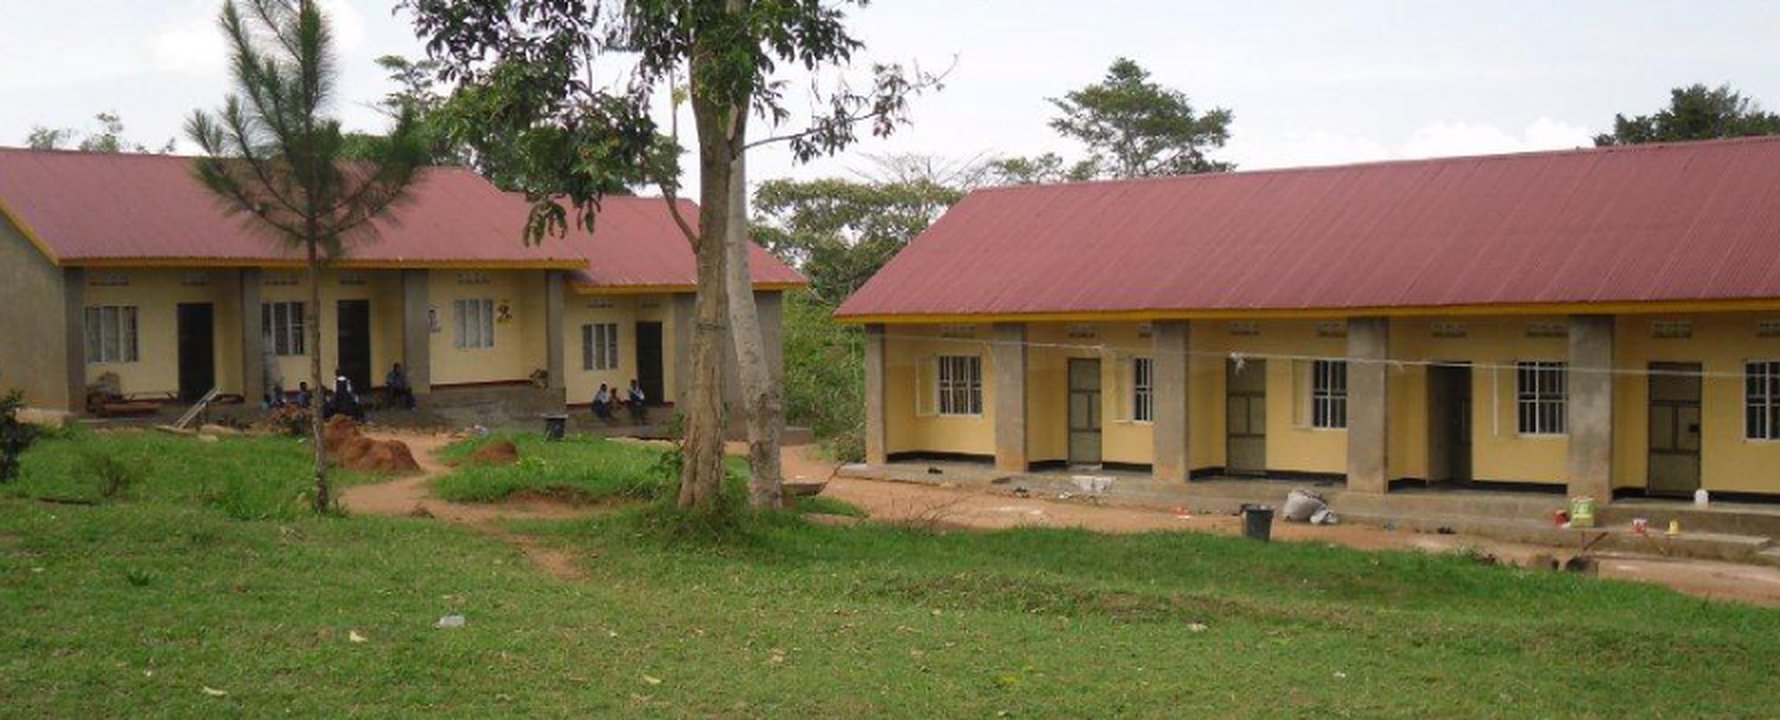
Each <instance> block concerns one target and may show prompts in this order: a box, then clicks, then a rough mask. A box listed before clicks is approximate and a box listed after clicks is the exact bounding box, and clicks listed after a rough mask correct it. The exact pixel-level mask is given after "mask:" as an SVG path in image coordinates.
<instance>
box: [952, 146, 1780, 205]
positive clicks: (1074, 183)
mask: <svg viewBox="0 0 1780 720" xmlns="http://www.w3.org/2000/svg"><path fill="white" fill-rule="evenodd" d="M1769 142H1780V135H1747V136H1742V137H1728V138H1709V139H1705V140H1674V141H1669V142H1656V143H1637V144H1632V145H1607V146H1596V147H1573V148H1551V149H1546V150H1518V151H1514V152H1504V153H1478V154H1474V155H1442V156H1439V157H1421V158H1389V159H1385V160H1359V161H1355V162H1345V163H1336V164H1333V165H1293V166H1291V167H1278V168H1261V169H1258V170H1232V171H1229V172H1205V173H1191V174H1187V175H1156V176H1150V177H1132V178H1111V179H1106V180H1070V181H1066V182H1056V183H1039V184H1033V185H991V186H987V187H980V188H977V189H975V190H972V191H971V193H973V194H974V193H979V192H1010V191H1012V192H1017V191H1023V190H1034V189H1039V188H1058V187H1116V186H1126V185H1143V184H1151V183H1157V184H1160V183H1170V182H1194V181H1209V180H1211V179H1213V178H1229V177H1253V176H1256V175H1288V174H1299V173H1316V172H1334V171H1338V170H1352V169H1356V168H1374V167H1390V166H1399V165H1437V164H1441V163H1456V162H1462V161H1478V160H1486V161H1487V160H1516V159H1523V158H1532V157H1555V156H1561V155H1591V154H1602V155H1606V154H1612V153H1637V154H1642V153H1655V152H1661V151H1664V150H1674V149H1678V148H1685V149H1693V148H1698V147H1702V146H1719V145H1741V144H1755V143H1769Z"/></svg>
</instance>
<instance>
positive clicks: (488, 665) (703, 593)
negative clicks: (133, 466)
mask: <svg viewBox="0 0 1780 720" xmlns="http://www.w3.org/2000/svg"><path fill="white" fill-rule="evenodd" d="M137 441H138V440H137V439H135V438H130V437H127V436H126V437H121V438H119V437H112V436H102V435H91V434H88V435H81V436H76V437H74V438H72V439H57V440H51V441H48V442H46V443H43V444H41V445H40V446H39V447H38V448H36V449H33V450H32V451H31V453H30V454H28V455H27V457H26V461H25V463H26V472H27V477H26V479H24V480H21V481H20V483H21V485H15V486H9V487H6V488H5V491H4V494H5V495H9V496H16V495H30V496H34V495H36V494H38V493H39V492H40V491H41V490H43V489H45V488H48V489H55V488H56V481H55V478H54V477H53V475H54V472H56V470H54V467H64V468H65V467H66V465H59V464H60V463H63V462H64V461H63V460H62V459H61V458H63V457H65V456H67V455H68V454H69V453H74V454H76V455H77V454H79V452H80V451H81V450H82V449H83V448H88V449H90V448H94V447H107V446H110V445H112V444H113V443H122V444H128V443H132V442H137ZM173 441H177V442H182V443H190V446H187V447H175V446H172V445H170V446H166V447H165V448H164V450H165V451H166V452H165V453H163V454H165V455H177V456H178V457H179V458H181V460H180V462H179V464H178V465H177V466H176V467H180V468H191V469H190V471H189V473H187V472H175V471H173V470H171V469H168V470H163V467H164V466H166V467H169V468H171V467H175V466H174V465H173V464H172V463H170V462H169V463H163V462H161V461H160V460H158V459H157V461H156V462H155V464H154V467H155V471H154V476H155V477H163V476H164V477H166V478H168V480H167V483H168V485H169V486H168V487H165V488H156V489H153V490H152V491H151V490H150V489H149V488H148V487H147V486H144V485H141V484H139V485H137V486H135V487H133V488H132V492H133V493H135V494H133V495H126V496H124V497H122V498H114V499H111V500H107V501H104V502H101V503H100V504H98V505H96V506H67V505H55V504H47V503H42V502H39V501H36V500H29V499H24V498H20V497H7V498H4V499H0V608H4V609H5V610H6V613H7V616H8V617H7V622H5V623H0V715H7V716H17V717H45V716H51V717H91V716H120V715H125V716H173V717H190V716H197V715H212V714H218V715H221V714H229V715H236V714H246V715H285V714H288V715H293V716H317V715H320V716H342V715H364V716H387V715H405V716H407V715H450V716H462V717H488V716H574V717H597V716H609V715H643V716H695V717H704V716H737V717H752V716H765V717H798V716H805V717H833V716H848V715H853V716H859V715H870V716H899V717H993V716H997V715H999V714H1002V713H1005V714H1006V715H1007V716H1011V717H1111V716H1136V717H1196V716H1211V717H1281V716H1287V717H1298V716H1353V717H1475V716H1516V717H1551V716H1600V717H1613V716H1624V717H1649V716H1657V717H1662V716H1687V717H1701V716H1704V717H1762V716H1772V714H1773V712H1774V708H1776V707H1780V684H1776V683H1774V682H1773V670H1774V668H1776V667H1780V613H1777V612H1774V611H1768V610H1761V609H1755V608H1748V607H1742V606H1736V605H1729V604H1720V603H1712V602H1707V601H1702V600H1697V599H1693V598H1688V597H1685V596H1682V595H1679V594H1676V593H1674V592H1671V591H1669V590H1666V589H1663V588H1659V587H1654V586H1643V585H1632V584H1623V583H1611V582H1599V581H1594V580H1590V579H1586V578H1579V577H1574V576H1568V575H1557V574H1550V573H1539V572H1530V571H1519V570H1512V569H1506V568H1499V567H1485V566H1481V565H1478V564H1475V563H1473V562H1471V561H1469V560H1467V559H1465V558H1463V557H1456V556H1438V557H1436V556H1424V555H1417V554H1408V553H1382V554H1375V553H1363V552H1357V551H1350V550H1343V549H1332V548H1326V547H1321V546H1315V545H1301V544H1283V543H1281V544H1272V545H1262V544H1258V543H1253V542H1249V541H1245V540H1243V539H1241V538H1233V537H1221V536H1209V535H1191V534H1155V535H1136V536H1097V535H1092V534H1089V533H1085V532H1079V531H1057V530H1029V531H1010V532H997V533H957V534H941V535H935V534H930V533H925V532H920V531H915V530H909V529H901V528H895V527H883V526H874V525H863V526H858V527H853V528H839V527H826V526H818V525H813V524H809V523H806V522H804V521H803V520H801V519H800V518H797V517H795V516H776V517H771V518H765V519H759V520H755V521H753V522H751V523H750V524H749V525H748V527H747V530H746V532H745V533H744V534H742V535H739V536H736V537H734V538H733V539H731V540H729V541H727V542H725V543H722V544H711V543H709V542H693V541H676V540H673V539H671V535H670V534H668V533H666V532H663V531H662V530H661V529H659V528H657V527H654V526H653V525H651V524H650V518H653V517H657V516H658V515H657V514H653V513H642V512H620V513H613V514H609V515H606V516H602V517H599V518H596V519H590V520H582V521H572V522H548V523H546V522H529V523H517V524H515V525H514V526H513V527H512V529H513V530H515V531H518V532H524V533H528V534H531V535H533V536H534V537H536V538H538V540H539V541H540V542H544V543H548V544H554V545H560V546H562V547H566V548H572V549H575V550H578V551H580V553H581V554H582V556H583V558H584V562H585V564H586V568H587V571H588V577H587V578H586V579H585V580H582V581H578V582H564V581H560V580H556V579H554V578H553V577H551V576H549V575H547V574H545V573H543V572H541V571H539V570H537V569H535V568H533V567H532V566H531V565H530V564H529V562H528V561H527V560H526V559H525V557H524V556H523V555H522V554H521V553H520V552H519V551H518V550H517V549H516V548H514V547H513V546H511V545H509V544H506V543H505V542H503V541H501V540H497V539H494V538H491V537H488V536H485V535H480V534H477V533H475V532H473V531H470V530H467V529H463V528H459V527H456V526H452V525H447V524H443V523H441V522H439V521H436V520H421V519H410V518H376V517H345V518H340V517H329V518H312V517H305V516H301V515H296V516H283V515H281V514H280V513H276V512H266V513H252V512H249V513H231V512H230V511H228V509H227V508H228V506H226V505H218V504H216V503H214V502H212V501H210V500H207V499H206V498H207V497H208V496H207V494H206V493H205V492H200V491H197V490H195V489H190V488H188V489H180V487H178V485H179V484H180V483H185V482H188V479H187V478H186V476H187V475H188V474H189V475H190V478H189V482H190V484H191V485H192V487H193V488H196V487H200V486H202V485H203V484H204V483H206V482H208V483H215V482H216V481H215V480H214V479H206V478H211V477H212V471H208V470H198V469H196V468H199V467H210V466H212V465H227V464H229V463H230V462H233V461H232V460H231V459H230V458H234V457H236V456H238V455H240V454H244V453H251V454H252V455H254V456H256V457H259V462H260V463H261V464H263V465H265V466H266V467H268V468H283V467H285V464H286V463H290V464H291V466H292V468H293V470H294V471H300V470H301V462H300V457H301V453H302V450H303V446H301V445H297V444H295V443H283V442H278V443H273V442H268V441H257V440H225V441H223V442H221V443H215V444H210V445H199V444H197V443H195V442H193V441H188V440H180V439H169V440H168V442H173ZM64 444H66V445H65V446H64ZM521 452H522V453H523V452H524V450H523V449H522V450H521ZM286 454H288V455H291V456H293V458H292V459H286V458H285V457H284V455H286ZM297 476H298V477H297V479H295V480H292V481H289V482H292V483H295V484H301V474H300V472H297ZM252 477H257V478H259V480H260V481H262V482H267V483H275V482H284V481H280V480H276V479H275V478H274V477H273V476H272V475H254V476H252ZM79 482H80V481H79V480H78V479H70V480H68V481H67V484H69V485H76V484H78V483H79ZM23 483H32V484H33V487H34V488H37V490H34V491H33V492H28V493H20V492H18V489H19V487H20V486H22V484H23ZM151 484H152V483H151ZM292 487H294V485H293V486H292ZM276 495H277V494H276V493H270V492H268V493H266V494H265V495H264V497H265V498H267V499H268V502H271V501H273V500H274V499H275V498H276ZM254 497H260V496H259V495H255V496H254ZM237 514H240V515H247V516H254V515H264V516H266V517H268V518H271V519H247V520H241V519H235V518H234V517H232V515H237ZM447 613H461V614H463V615H464V616H466V617H467V618H468V625H467V626H466V627H464V628H461V629H455V630H441V629H435V628H434V627H433V623H434V622H435V621H436V620H437V619H438V618H439V616H441V615H443V614H447ZM353 632H356V633H358V634H360V635H361V636H362V637H364V638H365V641H364V642H352V641H351V640H350V635H351V633H353ZM206 687H209V688H212V689H216V690H221V691H224V692H226V693H227V694H226V695H224V696H213V695H211V694H207V693H206V692H205V690H204V689H205V688H206Z"/></svg>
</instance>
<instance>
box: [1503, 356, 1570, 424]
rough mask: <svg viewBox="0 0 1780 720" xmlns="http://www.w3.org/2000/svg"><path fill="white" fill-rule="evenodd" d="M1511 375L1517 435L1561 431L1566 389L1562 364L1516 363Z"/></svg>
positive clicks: (1541, 362)
mask: <svg viewBox="0 0 1780 720" xmlns="http://www.w3.org/2000/svg"><path fill="white" fill-rule="evenodd" d="M1514 375H1515V388H1516V389H1515V398H1516V403H1515V404H1516V408H1517V409H1518V410H1519V413H1518V415H1519V423H1518V425H1519V429H1520V434H1522V435H1562V434H1564V432H1565V430H1564V428H1565V418H1564V415H1565V410H1564V399H1565V397H1566V396H1567V395H1568V392H1569V390H1568V387H1567V383H1568V378H1567V376H1566V375H1567V371H1566V368H1565V364H1564V363H1561V362H1551V361H1543V360H1541V361H1531V362H1518V363H1515V373H1514Z"/></svg>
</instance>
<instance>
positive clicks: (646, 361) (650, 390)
mask: <svg viewBox="0 0 1780 720" xmlns="http://www.w3.org/2000/svg"><path fill="white" fill-rule="evenodd" d="M661 378H662V373H661V323H658V322H640V323H637V378H636V379H637V387H640V388H642V389H643V397H644V398H646V400H645V401H644V402H645V403H647V404H649V405H660V404H661V403H662V401H664V400H666V399H667V398H666V397H665V395H664V393H663V389H664V388H663V387H662V385H663V383H662V379H661Z"/></svg>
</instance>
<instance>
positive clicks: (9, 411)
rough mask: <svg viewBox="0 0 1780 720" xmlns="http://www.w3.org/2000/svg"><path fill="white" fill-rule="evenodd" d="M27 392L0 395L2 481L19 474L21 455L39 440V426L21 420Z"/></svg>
mask: <svg viewBox="0 0 1780 720" xmlns="http://www.w3.org/2000/svg"><path fill="white" fill-rule="evenodd" d="M23 409H25V394H24V393H23V392H21V391H18V390H13V391H11V392H8V393H6V395H5V396H0V483H3V482H8V481H10V480H12V479H13V478H15V477H18V474H19V456H20V455H23V454H25V449H26V448H28V447H31V443H32V442H35V441H36V440H37V436H38V430H37V426H35V425H32V424H30V423H27V422H24V421H22V420H19V411H20V410H23Z"/></svg>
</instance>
